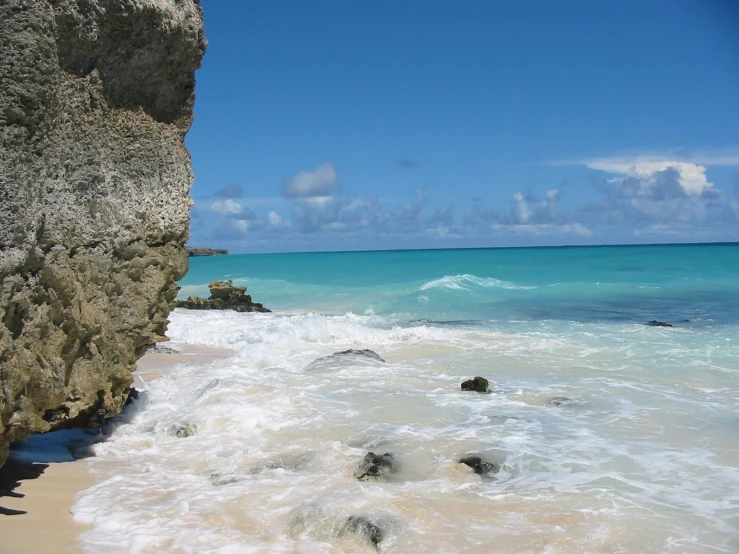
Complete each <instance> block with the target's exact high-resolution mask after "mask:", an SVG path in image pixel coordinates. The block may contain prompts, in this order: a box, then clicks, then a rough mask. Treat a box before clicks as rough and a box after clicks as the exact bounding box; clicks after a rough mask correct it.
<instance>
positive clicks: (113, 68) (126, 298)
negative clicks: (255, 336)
mask: <svg viewBox="0 0 739 554" xmlns="http://www.w3.org/2000/svg"><path fill="white" fill-rule="evenodd" d="M0 21H2V24H1V25H0V83H1V85H0V106H1V108H0V283H1V287H0V381H1V382H0V391H2V393H0V464H2V462H3V461H4V460H5V457H6V454H7V448H8V445H9V443H10V442H11V441H15V440H20V439H23V438H25V437H26V436H28V434H29V433H37V432H44V431H49V430H51V429H55V428H59V427H65V426H88V425H95V424H98V423H100V421H101V420H102V419H103V418H104V417H107V416H111V415H114V414H116V413H117V412H118V411H119V410H120V409H121V407H122V405H123V403H124V402H125V400H126V394H125V393H124V391H126V388H127V387H128V386H129V385H130V384H131V383H132V375H131V370H132V369H133V368H134V367H135V363H136V360H137V358H138V357H140V356H141V355H142V354H143V353H144V352H145V350H146V348H147V347H148V346H149V345H150V344H152V343H154V342H156V341H157V340H159V338H161V337H162V336H163V335H164V332H165V330H166V326H167V315H168V314H169V309H170V305H171V302H172V300H173V299H174V297H175V296H176V294H177V285H176V283H175V281H176V280H178V279H180V278H182V277H183V276H184V275H185V272H186V270H187V254H186V253H185V249H184V242H185V240H186V239H187V232H188V223H189V208H190V203H191V201H190V197H189V194H188V191H189V189H190V186H191V184H192V179H193V177H192V167H191V164H190V156H189V154H188V152H187V149H186V148H185V144H184V141H183V139H184V136H185V133H186V132H187V130H188V129H189V127H190V124H191V122H192V117H193V116H192V108H193V103H194V92H193V91H194V86H195V70H196V69H197V68H198V67H199V66H200V61H201V58H202V56H203V53H204V50H205V45H206V43H205V39H204V38H203V27H202V13H201V9H200V5H199V2H198V0H65V1H63V2H58V1H53V0H4V1H3V2H0Z"/></svg>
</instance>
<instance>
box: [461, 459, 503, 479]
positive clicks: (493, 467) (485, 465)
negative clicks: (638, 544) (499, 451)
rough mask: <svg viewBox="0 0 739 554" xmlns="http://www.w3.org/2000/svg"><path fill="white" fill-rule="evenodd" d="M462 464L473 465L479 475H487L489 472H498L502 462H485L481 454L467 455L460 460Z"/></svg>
mask: <svg viewBox="0 0 739 554" xmlns="http://www.w3.org/2000/svg"><path fill="white" fill-rule="evenodd" d="M459 463H460V464H464V465H466V466H469V467H471V468H472V469H473V470H474V471H475V473H477V474H478V475H487V474H488V473H498V472H499V471H500V464H499V463H498V462H484V461H483V460H482V458H480V456H467V457H466V458H462V459H461V460H459Z"/></svg>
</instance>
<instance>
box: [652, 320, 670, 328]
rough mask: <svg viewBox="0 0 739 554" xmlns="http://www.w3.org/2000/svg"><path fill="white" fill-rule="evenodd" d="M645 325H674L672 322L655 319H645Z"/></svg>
mask: <svg viewBox="0 0 739 554" xmlns="http://www.w3.org/2000/svg"><path fill="white" fill-rule="evenodd" d="M647 325H649V326H650V327H674V325H673V324H672V323H665V322H664V321H657V320H656V319H653V320H652V321H647Z"/></svg>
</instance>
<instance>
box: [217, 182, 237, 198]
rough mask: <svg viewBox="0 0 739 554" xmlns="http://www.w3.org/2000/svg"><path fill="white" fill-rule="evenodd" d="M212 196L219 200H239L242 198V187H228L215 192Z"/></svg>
mask: <svg viewBox="0 0 739 554" xmlns="http://www.w3.org/2000/svg"><path fill="white" fill-rule="evenodd" d="M213 196H216V197H219V198H241V197H242V196H244V187H242V186H241V185H228V186H225V187H223V188H222V189H218V190H217V191H215V192H214V193H213Z"/></svg>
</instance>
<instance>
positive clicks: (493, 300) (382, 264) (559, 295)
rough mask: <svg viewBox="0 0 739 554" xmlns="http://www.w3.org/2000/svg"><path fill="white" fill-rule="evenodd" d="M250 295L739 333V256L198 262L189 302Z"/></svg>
mask: <svg viewBox="0 0 739 554" xmlns="http://www.w3.org/2000/svg"><path fill="white" fill-rule="evenodd" d="M223 278H230V279H234V281H235V282H236V283H238V284H247V285H248V287H249V292H250V293H251V294H252V295H253V297H254V299H255V300H256V301H258V302H262V303H264V304H265V305H266V306H268V307H271V308H272V309H274V310H304V311H305V310H320V311H323V312H326V313H344V312H347V311H351V312H354V313H364V312H366V311H367V310H371V311H373V312H374V313H377V314H395V315H397V316H398V317H400V318H405V319H408V320H412V319H433V320H438V321H443V320H454V319H458V320H467V321H469V322H475V323H480V324H483V323H484V324H495V323H501V324H509V323H511V322H527V323H528V324H535V322H537V321H544V320H562V321H572V322H580V323H588V322H608V321H611V322H628V321H634V322H646V321H648V320H651V319H659V320H664V321H672V322H674V323H678V322H679V323H681V324H682V323H685V322H684V320H686V319H689V320H690V321H689V323H690V325H689V326H690V327H691V328H699V327H705V326H710V327H715V326H718V325H731V324H736V323H739V294H737V293H738V292H739V245H736V244H729V245H674V246H673V245H669V246H610V247H606V246H603V247H564V248H511V249H472V250H411V251H379V252H339V253H309V254H257V255H235V256H226V257H213V258H191V259H190V271H189V273H188V275H187V276H186V277H185V279H183V281H182V282H181V284H182V291H181V294H180V296H181V297H183V296H187V295H189V294H199V295H207V294H208V292H207V286H206V285H207V283H208V282H210V281H211V280H214V279H223Z"/></svg>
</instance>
